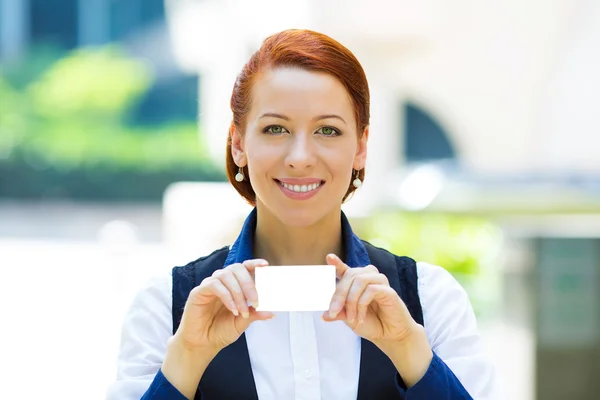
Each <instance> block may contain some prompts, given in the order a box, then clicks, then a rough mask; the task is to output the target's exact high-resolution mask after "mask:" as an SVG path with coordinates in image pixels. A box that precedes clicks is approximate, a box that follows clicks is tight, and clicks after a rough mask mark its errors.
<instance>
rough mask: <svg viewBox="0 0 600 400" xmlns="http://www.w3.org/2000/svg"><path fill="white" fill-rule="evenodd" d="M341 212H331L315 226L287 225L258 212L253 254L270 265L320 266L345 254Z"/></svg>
mask: <svg viewBox="0 0 600 400" xmlns="http://www.w3.org/2000/svg"><path fill="white" fill-rule="evenodd" d="M340 215H341V210H339V212H332V213H331V214H330V215H327V216H326V217H324V218H323V219H321V220H319V221H317V222H316V223H314V224H313V225H309V226H302V227H295V226H288V225H285V224H284V223H283V222H282V221H281V220H279V219H278V218H276V217H275V216H274V215H273V214H271V213H269V212H268V211H263V212H261V210H260V209H259V210H258V214H257V223H256V232H255V236H254V255H255V257H256V258H263V259H265V260H267V261H268V262H269V264H271V265H321V264H325V263H326V261H325V257H326V256H327V254H329V253H335V254H336V255H337V256H338V257H340V258H341V259H342V260H343V259H344V258H345V254H343V248H344V246H343V240H342V224H341V220H340Z"/></svg>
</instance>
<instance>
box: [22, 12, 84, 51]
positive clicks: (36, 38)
mask: <svg viewBox="0 0 600 400" xmlns="http://www.w3.org/2000/svg"><path fill="white" fill-rule="evenodd" d="M77 3H78V0H52V1H49V0H30V7H29V12H30V26H31V41H32V42H33V43H47V42H51V43H53V44H56V45H58V46H60V47H63V48H65V49H71V48H73V47H75V46H76V45H77V18H78V15H77V10H78V7H77Z"/></svg>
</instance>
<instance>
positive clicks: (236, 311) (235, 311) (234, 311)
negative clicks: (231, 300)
mask: <svg viewBox="0 0 600 400" xmlns="http://www.w3.org/2000/svg"><path fill="white" fill-rule="evenodd" d="M231 312H232V313H233V315H235V316H236V317H237V316H238V315H240V313H239V312H238V310H237V309H235V308H233V309H232V310H231Z"/></svg>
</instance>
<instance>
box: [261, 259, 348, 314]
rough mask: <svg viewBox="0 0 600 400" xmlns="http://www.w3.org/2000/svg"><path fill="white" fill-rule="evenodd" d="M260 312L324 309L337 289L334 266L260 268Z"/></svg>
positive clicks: (326, 308)
mask: <svg viewBox="0 0 600 400" xmlns="http://www.w3.org/2000/svg"><path fill="white" fill-rule="evenodd" d="M254 283H255V285H256V291H257V293H258V308H257V310H258V311H325V310H328V309H329V304H330V303H331V298H332V297H333V294H334V292H335V285H336V277H335V266H333V265H292V266H287V265H286V266H268V267H258V268H256V269H255V270H254Z"/></svg>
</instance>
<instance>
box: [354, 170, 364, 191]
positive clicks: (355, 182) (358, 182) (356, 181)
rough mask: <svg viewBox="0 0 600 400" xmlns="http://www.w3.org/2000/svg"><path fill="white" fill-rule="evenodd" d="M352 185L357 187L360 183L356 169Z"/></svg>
mask: <svg viewBox="0 0 600 400" xmlns="http://www.w3.org/2000/svg"><path fill="white" fill-rule="evenodd" d="M352 185H353V186H354V187H355V188H357V189H358V188H359V187H360V185H362V181H361V180H360V178H359V177H358V171H356V178H355V179H354V180H353V181H352Z"/></svg>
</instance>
